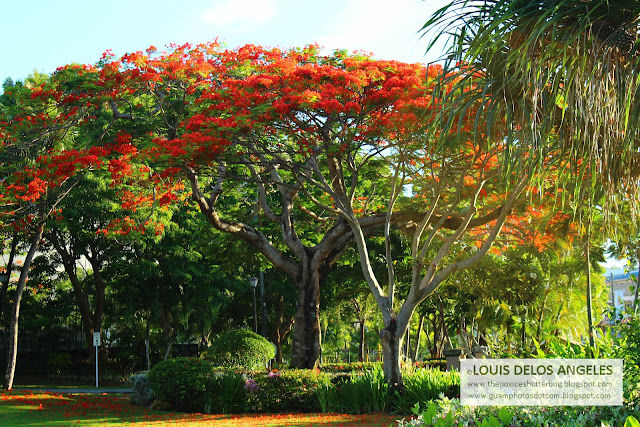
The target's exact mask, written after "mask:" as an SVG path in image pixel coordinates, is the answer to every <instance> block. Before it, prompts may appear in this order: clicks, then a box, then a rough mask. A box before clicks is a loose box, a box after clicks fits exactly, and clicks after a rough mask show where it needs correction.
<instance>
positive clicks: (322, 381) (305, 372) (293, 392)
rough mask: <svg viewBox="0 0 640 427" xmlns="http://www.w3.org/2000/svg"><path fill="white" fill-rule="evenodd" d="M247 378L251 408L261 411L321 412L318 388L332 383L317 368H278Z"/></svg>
mask: <svg viewBox="0 0 640 427" xmlns="http://www.w3.org/2000/svg"><path fill="white" fill-rule="evenodd" d="M247 381H249V382H248V386H247V388H248V389H249V399H250V404H251V409H252V410H254V411H259V412H320V410H321V407H320V402H319V401H318V396H317V393H318V390H319V389H321V388H323V387H327V386H329V385H330V381H329V375H328V374H326V373H323V372H320V371H318V370H316V369H313V370H310V369H287V370H284V371H277V370H274V371H272V372H270V373H269V374H267V375H256V376H254V377H253V378H252V379H251V380H247Z"/></svg>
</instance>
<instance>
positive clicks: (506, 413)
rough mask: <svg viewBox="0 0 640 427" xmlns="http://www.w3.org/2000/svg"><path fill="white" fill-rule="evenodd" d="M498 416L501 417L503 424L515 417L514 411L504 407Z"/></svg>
mask: <svg viewBox="0 0 640 427" xmlns="http://www.w3.org/2000/svg"><path fill="white" fill-rule="evenodd" d="M498 418H500V421H502V423H503V424H509V423H511V419H512V418H513V411H512V410H510V409H509V408H506V407H502V408H500V411H499V412H498Z"/></svg>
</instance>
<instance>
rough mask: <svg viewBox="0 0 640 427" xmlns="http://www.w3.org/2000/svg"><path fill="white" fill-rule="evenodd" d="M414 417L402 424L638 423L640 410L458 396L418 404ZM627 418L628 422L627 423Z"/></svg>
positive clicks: (526, 426) (528, 426) (617, 426)
mask: <svg viewBox="0 0 640 427" xmlns="http://www.w3.org/2000/svg"><path fill="white" fill-rule="evenodd" d="M412 412H413V413H414V414H415V415H416V417H414V418H413V419H412V420H409V421H405V420H400V421H399V422H398V427H427V426H433V425H437V426H441V427H453V426H458V425H465V426H471V425H473V426H519V427H539V426H547V427H577V426H611V427H623V425H624V426H625V427H629V426H632V425H634V424H633V422H632V421H629V420H631V419H632V416H635V417H638V411H637V410H634V409H631V408H628V407H624V406H591V407H585V406H555V407H545V406H540V407H528V406H516V407H494V406H475V407H473V406H461V405H460V401H459V400H458V399H447V398H443V399H438V400H435V401H431V402H429V403H428V404H427V405H422V406H421V405H416V407H415V408H414V409H413V410H412ZM625 420H626V421H627V422H628V424H625Z"/></svg>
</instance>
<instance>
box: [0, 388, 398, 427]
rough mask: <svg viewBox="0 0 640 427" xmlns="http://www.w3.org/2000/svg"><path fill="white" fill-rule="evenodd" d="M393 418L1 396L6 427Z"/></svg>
mask: <svg viewBox="0 0 640 427" xmlns="http://www.w3.org/2000/svg"><path fill="white" fill-rule="evenodd" d="M396 418H398V417H397V416H394V415H388V414H368V415H345V414H244V415H207V414H181V413H172V412H164V411H154V410H150V409H146V408H141V407H138V406H134V405H131V404H130V403H129V400H128V398H127V397H121V396H115V397H114V396H102V395H99V396H95V395H62V394H53V393H34V392H30V391H23V390H13V391H9V392H7V391H3V392H2V394H1V395H0V427H10V426H11V427H13V426H34V427H35V426H96V427H97V426H100V427H108V426H136V427H139V426H140V427H141V426H158V427H160V426H165V425H170V426H213V427H218V426H246V425H251V426H252V427H280V426H295V427H302V426H318V427H320V426H323V427H329V426H336V427H338V426H340V427H356V426H359V427H362V426H372V427H387V426H389V425H395V420H396Z"/></svg>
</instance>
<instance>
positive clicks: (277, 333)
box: [272, 295, 293, 365]
mask: <svg viewBox="0 0 640 427" xmlns="http://www.w3.org/2000/svg"><path fill="white" fill-rule="evenodd" d="M283 303H284V297H283V296H282V295H280V296H279V298H278V301H277V302H276V324H275V325H274V328H273V334H272V337H273V338H272V341H273V343H274V344H275V345H276V363H277V364H278V365H282V346H283V344H284V340H285V338H286V337H287V335H289V332H291V329H292V327H293V317H290V318H287V320H286V321H285V320H284V317H283V315H282V306H283Z"/></svg>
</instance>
